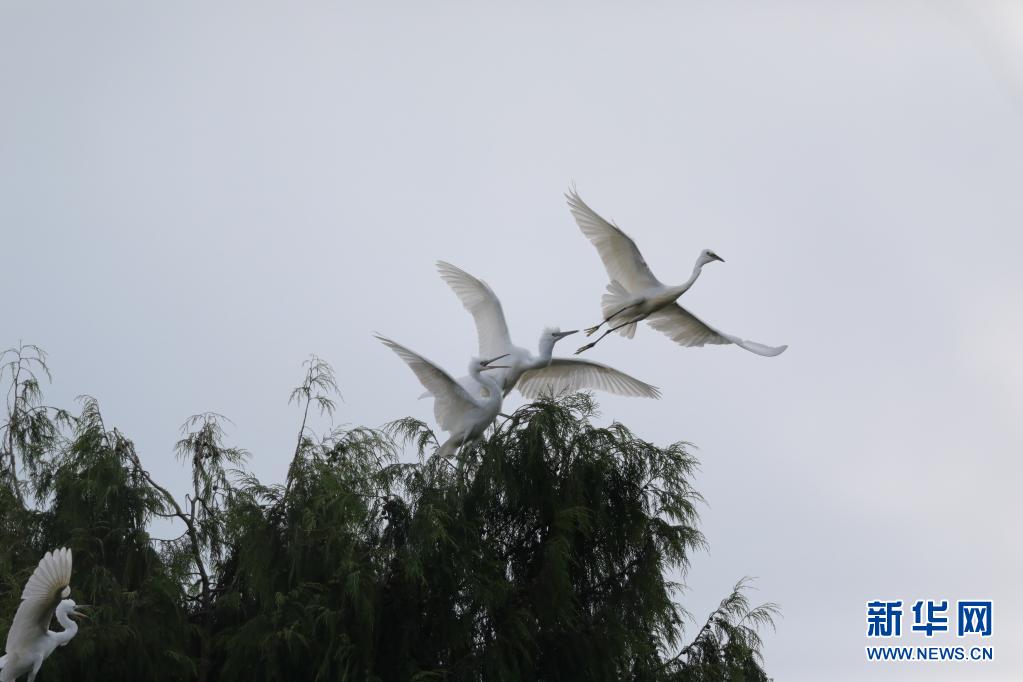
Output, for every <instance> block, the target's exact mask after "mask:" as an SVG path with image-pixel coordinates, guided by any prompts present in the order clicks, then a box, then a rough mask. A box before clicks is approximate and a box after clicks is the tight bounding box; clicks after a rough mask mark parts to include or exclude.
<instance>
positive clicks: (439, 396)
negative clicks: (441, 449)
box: [377, 334, 477, 431]
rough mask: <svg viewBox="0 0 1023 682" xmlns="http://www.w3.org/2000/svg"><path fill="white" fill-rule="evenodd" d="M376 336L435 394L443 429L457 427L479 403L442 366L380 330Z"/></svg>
mask: <svg viewBox="0 0 1023 682" xmlns="http://www.w3.org/2000/svg"><path fill="white" fill-rule="evenodd" d="M377 338H378V339H380V342H381V343H383V344H384V345H385V346H387V347H388V348H390V349H391V350H393V351H394V352H395V353H397V355H398V357H399V358H401V359H402V360H404V361H405V364H406V365H408V366H409V367H410V368H411V369H412V371H413V372H415V375H416V377H417V378H418V379H419V383H421V384H422V385H423V388H425V389H426V390H427V391H429V392H430V393H432V394H433V398H434V401H433V416H434V417H436V418H437V423H438V424H440V427H441V428H442V429H444V430H445V431H451V430H452V429H454V428H457V426H458V424H457V420H458V417H460V416H461V415H463V414H464V413H465V412H466V411H467V410H470V409H472V408H474V407H476V406H477V404H476V402H475V401H474V400H473V399H472V396H470V395H469V393H468V392H467V391H466V390H465V389H464V388H462V387H461V386H459V385H458V382H457V381H455V380H454V379H452V378H451V375H450V374H448V373H447V372H445V371H444V370H442V369H441V368H440V367H438V366H437V365H435V364H433V363H432V362H430V361H429V360H427V359H426V358H424V357H423V356H422V355H419V354H418V353H415V352H413V351H410V350H409V349H408V348H406V347H405V346H403V345H401V344H400V343H397V342H395V341H391V340H390V339H388V338H386V337H384V336H380V335H379V334H377Z"/></svg>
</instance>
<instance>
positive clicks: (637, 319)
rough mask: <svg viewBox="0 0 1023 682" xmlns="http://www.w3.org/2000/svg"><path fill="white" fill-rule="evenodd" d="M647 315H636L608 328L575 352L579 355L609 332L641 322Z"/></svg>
mask: <svg viewBox="0 0 1023 682" xmlns="http://www.w3.org/2000/svg"><path fill="white" fill-rule="evenodd" d="M645 317H646V315H640V316H639V317H635V318H633V319H631V320H629V321H628V322H626V323H625V324H620V325H618V326H617V327H612V328H611V329H608V330H607V331H605V332H604V333H603V334H601V335H600V336H599V337H598V338H597V340H596V341H594V342H593V343H588V344H586V345H585V346H583V347H582V348H580V349H579V350H577V351H576V352H575V354H576V355H579V353H582V352H583V351H586V350H589V349H591V348H593V347H594V346H596V345H597V344H598V343H600V341H601V339H603V338H604V337H605V336H607V335H608V334H610V333H611V332H616V331H618V330H619V329H621V328H622V327H628V326H629V325H630V324H633V323H635V322H640V321H642V320H643V318H645Z"/></svg>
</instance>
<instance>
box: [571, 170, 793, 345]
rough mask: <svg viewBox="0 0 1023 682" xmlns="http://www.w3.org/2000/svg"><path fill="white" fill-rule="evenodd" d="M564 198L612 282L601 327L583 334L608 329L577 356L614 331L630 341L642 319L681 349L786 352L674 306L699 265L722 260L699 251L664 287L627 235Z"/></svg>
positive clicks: (573, 195)
mask: <svg viewBox="0 0 1023 682" xmlns="http://www.w3.org/2000/svg"><path fill="white" fill-rule="evenodd" d="M565 196H566V198H567V199H568V206H569V210H571V212H572V215H573V216H574V217H575V221H576V223H577V224H578V225H579V229H580V230H581V231H582V233H583V234H584V235H585V236H586V238H587V239H589V240H590V242H591V243H592V244H593V245H594V246H595V247H596V248H597V253H598V254H599V255H600V259H601V260H602V261H603V262H604V269H605V270H607V276H608V278H610V280H611V282H610V283H609V284H608V286H607V293H606V294H604V296H603V298H602V299H601V307H602V309H603V313H604V319H603V321H601V322H600V324H598V325H596V326H594V327H590V328H589V329H587V330H586V335H587V336H590V335H592V334H593V333H594V332H596V331H597V330H598V329H600V327H601V326H603V325H604V324H607V325H608V329H607V331H605V332H604V333H603V334H602V335H601V336H600V337H599V338H597V340H596V341H593V342H592V343H588V344H586V345H585V346H583V347H581V348H580V349H579V350H577V351H576V354H579V353H582V352H583V351H585V350H587V349H589V348H592V347H593V346H595V345H597V343H599V342H600V340H601V339H603V338H604V337H605V336H607V335H608V334H610V333H611V332H613V331H617V332H618V333H619V334H621V335H622V336H625V337H627V338H632V336H633V335H634V334H635V333H636V324H637V323H638V322H641V321H643V320H647V321H648V322H649V323H650V326H651V327H653V328H654V329H656V330H657V331H659V332H662V333H664V334H665V335H667V336H668V337H669V338H670V339H671V340H672V341H674V342H675V343H678V344H679V345H681V346H703V345H705V344H727V343H734V344H735V345H737V346H739V347H740V348H745V349H746V350H748V351H750V352H752V353H756V354H757V355H765V356H774V355H778V354H780V353H782V352H783V351H784V350H785V349H786V348H788V346H777V347H775V346H766V345H764V344H762V343H757V342H755V341H746V340H745V339H741V338H739V337H737V336H734V335H732V334H726V333H725V332H722V331H718V330H717V329H715V328H714V327H712V326H710V325H709V324H707V323H706V322H704V321H703V320H701V319H700V318H698V317H696V315H693V314H692V313H691V312H689V311H688V310H686V309H685V308H683V307H682V306H680V305H679V304H678V303H676V301H677V300H678V298H679V297H680V296H681V295H682V294H684V293H685V292H687V291H688V290H689V288H690V287H692V286H693V284H694V283H695V282H696V279H697V278H698V277H699V276H700V272H701V271H702V270H703V266H704V265H706V264H707V263H711V262H713V261H722V262H723V261H724V259H723V258H721V257H720V256H718V255H717V254H716V253H714V252H713V251H710V250H704V251H703V252H702V253H700V256H699V258H697V259H696V265H695V266H694V267H693V272H692V274H691V275H690V277H689V280H688V281H687V282H686V283H685V284H682V285H681V286H674V287H673V286H668V285H666V284H664V283H662V282H661V281H660V280H658V279H657V278H656V277H655V276H654V274H653V272H651V271H650V267H649V266H648V265H647V263H646V260H645V259H644V258H643V254H642V253H640V251H639V248H638V247H637V246H636V242H634V241H633V240H632V238H631V237H629V235H627V234H625V232H623V231H622V230H621V229H620V228H618V227H617V226H616V225H613V224H611V223H609V222H608V221H606V220H604V219H603V218H601V217H600V216H599V215H598V214H597V213H596V211H594V210H593V209H592V208H590V207H589V206H587V205H586V203H585V202H584V201H583V200H582V199H581V198H580V197H579V195H578V194H577V193H576V191H575V190H574V189H572V190H570V191H569V193H568V194H567V195H565Z"/></svg>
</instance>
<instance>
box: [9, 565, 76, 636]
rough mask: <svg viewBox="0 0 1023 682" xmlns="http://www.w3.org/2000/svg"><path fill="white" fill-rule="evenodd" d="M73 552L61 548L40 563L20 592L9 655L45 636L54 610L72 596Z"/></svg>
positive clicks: (10, 633)
mask: <svg viewBox="0 0 1023 682" xmlns="http://www.w3.org/2000/svg"><path fill="white" fill-rule="evenodd" d="M70 585H71V550H70V549H68V548H66V547H62V548H61V549H56V550H54V551H52V552H47V553H46V555H45V556H44V557H43V558H42V559H40V560H39V565H38V566H36V569H35V571H33V572H32V577H30V578H29V579H28V582H27V583H25V589H24V590H22V592H21V604H20V605H19V606H18V611H17V612H16V613H15V614H14V622H13V623H11V629H10V632H8V633H7V652H8V653H10V652H12V651H19V650H21V649H24V648H26V647H28V646H31V644H32V643H33V642H34V641H35V640H36V639H38V638H39V637H44V636H45V635H46V631H47V629H49V627H50V620H51V619H52V618H53V611H54V609H56V608H57V604H59V603H60V600H61V599H66V598H67V597H68V595H69V594H71V587H70Z"/></svg>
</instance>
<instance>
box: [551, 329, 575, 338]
mask: <svg viewBox="0 0 1023 682" xmlns="http://www.w3.org/2000/svg"><path fill="white" fill-rule="evenodd" d="M577 331H579V330H578V329H573V330H572V331H570V332H558V333H556V334H555V335H554V338H557V339H563V338H565V337H566V336H572V334H575V333H576V332H577Z"/></svg>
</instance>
